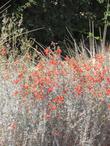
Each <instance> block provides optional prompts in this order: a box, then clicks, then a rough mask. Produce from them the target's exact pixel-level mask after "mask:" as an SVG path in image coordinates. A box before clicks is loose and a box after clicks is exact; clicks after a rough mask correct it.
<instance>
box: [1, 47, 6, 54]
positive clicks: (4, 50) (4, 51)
mask: <svg viewBox="0 0 110 146" xmlns="http://www.w3.org/2000/svg"><path fill="white" fill-rule="evenodd" d="M6 54H7V50H6V48H2V50H1V55H2V56H5V55H6Z"/></svg>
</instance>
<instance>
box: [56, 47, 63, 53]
mask: <svg viewBox="0 0 110 146" xmlns="http://www.w3.org/2000/svg"><path fill="white" fill-rule="evenodd" d="M56 53H57V54H58V55H60V54H61V53H62V50H61V48H60V47H58V48H57V50H56Z"/></svg>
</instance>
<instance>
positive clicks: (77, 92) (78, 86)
mask: <svg viewBox="0 0 110 146" xmlns="http://www.w3.org/2000/svg"><path fill="white" fill-rule="evenodd" d="M74 91H75V92H76V94H78V95H80V94H81V93H82V87H81V85H77V86H76V87H75V89H74Z"/></svg>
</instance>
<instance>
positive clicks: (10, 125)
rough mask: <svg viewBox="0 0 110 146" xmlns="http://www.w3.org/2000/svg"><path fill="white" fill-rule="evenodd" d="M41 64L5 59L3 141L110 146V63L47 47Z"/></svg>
mask: <svg viewBox="0 0 110 146" xmlns="http://www.w3.org/2000/svg"><path fill="white" fill-rule="evenodd" d="M44 52H45V55H46V56H45V57H42V58H41V60H40V61H39V63H38V64H36V65H34V64H33V63H30V64H26V63H25V62H23V61H20V60H18V61H16V62H13V63H12V64H10V63H7V65H6V63H5V65H3V66H2V67H1V72H0V80H1V82H0V84H1V86H0V145H1V146H4V145H7V146H10V145H11V146H25V145H26V146H30V145H31V146H34V145H35V146H44V145H46V146H55V145H56V146H86V145H89V146H98V145H101V146H105V145H110V141H109V140H110V137H109V126H110V121H109V119H110V113H109V110H110V77H109V75H110V65H109V64H108V59H109V58H107V57H106V55H104V54H98V55H96V56H95V58H94V59H88V60H87V59H83V60H81V59H76V58H69V57H66V58H65V60H64V61H62V60H61V52H62V51H61V49H60V48H58V49H57V50H56V51H54V52H52V51H51V50H49V49H48V48H47V49H46V50H45V51H44Z"/></svg>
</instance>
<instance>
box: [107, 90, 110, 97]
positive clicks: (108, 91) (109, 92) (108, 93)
mask: <svg viewBox="0 0 110 146" xmlns="http://www.w3.org/2000/svg"><path fill="white" fill-rule="evenodd" d="M106 95H107V96H110V88H108V89H106Z"/></svg>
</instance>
